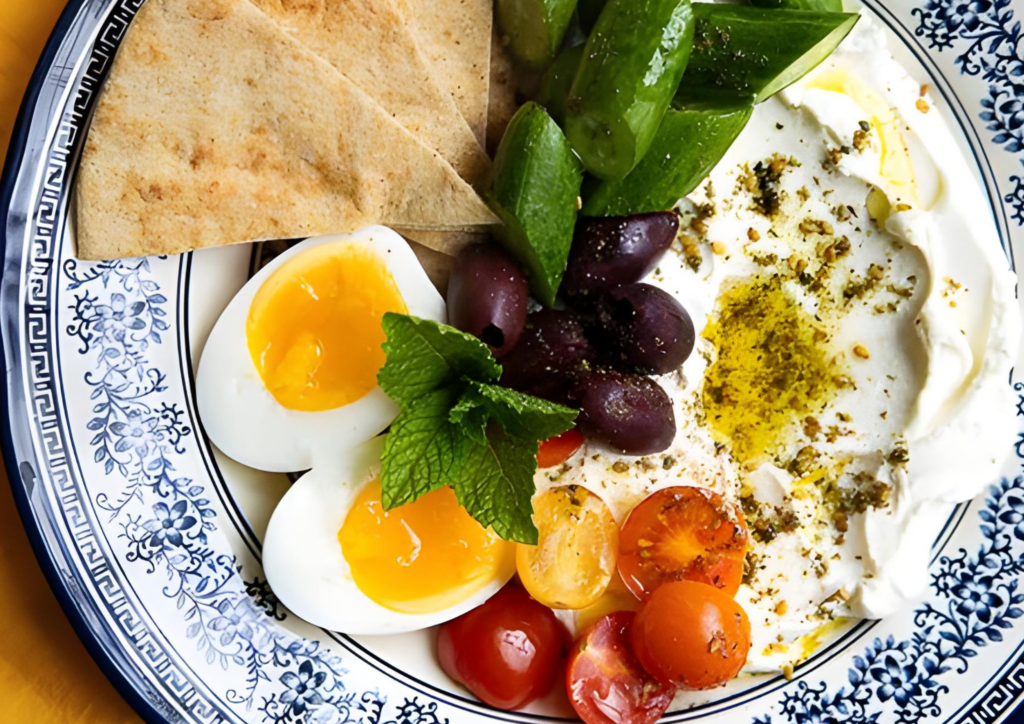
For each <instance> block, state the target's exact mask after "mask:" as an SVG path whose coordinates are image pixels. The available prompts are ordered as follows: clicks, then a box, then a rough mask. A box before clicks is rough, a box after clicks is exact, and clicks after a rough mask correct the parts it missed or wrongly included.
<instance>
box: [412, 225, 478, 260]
mask: <svg viewBox="0 0 1024 724" xmlns="http://www.w3.org/2000/svg"><path fill="white" fill-rule="evenodd" d="M398 232H399V233H400V234H402V236H404V237H405V238H407V239H410V240H411V241H415V242H417V243H418V244H421V245H423V246H425V247H427V248H428V249H432V250H433V251H436V252H438V253H440V254H447V255H449V256H455V255H456V254H458V253H459V252H460V251H462V250H463V249H464V248H466V247H467V246H469V245H470V244H482V243H484V242H486V241H487V239H488V235H487V233H486V232H480V231H436V230H433V229H398Z"/></svg>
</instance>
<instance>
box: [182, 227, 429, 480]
mask: <svg viewBox="0 0 1024 724" xmlns="http://www.w3.org/2000/svg"><path fill="white" fill-rule="evenodd" d="M386 312H398V313H403V314H412V315H414V316H417V317H422V318H424V319H432V320H435V321H438V322H444V321H445V320H446V313H445V303H444V300H443V299H442V298H441V295H440V294H438V292H437V290H436V289H435V288H434V286H433V285H432V284H431V283H430V280H429V279H428V278H427V275H426V272H424V271H423V267H421V266H420V263H419V261H418V260H417V259H416V255H415V253H414V252H413V251H412V249H410V248H409V245H408V244H407V243H406V242H405V240H404V239H402V237H401V236H399V235H398V234H396V233H395V232H393V231H391V230H390V229H387V228H384V227H382V226H370V227H367V228H365V229H362V230H360V231H357V232H354V233H352V234H347V235H343V236H327V237H320V238H314V239H308V240H306V241H304V242H302V243H300V244H298V245H296V246H294V247H293V248H291V249H289V250H288V251H287V252H285V253H284V254H281V256H279V257H277V258H276V259H274V260H273V261H272V262H270V263H269V264H268V265H267V266H266V267H264V268H263V269H262V270H261V271H260V272H259V273H258V274H256V275H255V276H254V277H253V278H252V279H250V280H249V282H248V283H247V284H246V285H245V286H244V287H243V288H242V289H241V291H239V293H238V294H237V295H235V298H234V299H233V300H232V301H231V303H230V304H229V305H228V307H227V309H225V310H224V312H223V314H221V317H220V319H219V320H218V321H217V324H216V325H215V326H214V328H213V331H212V332H211V333H210V338H209V341H208V342H207V343H206V348H205V350H204V352H203V356H202V359H201V361H200V363H199V373H198V377H197V380H196V395H197V398H198V404H199V413H200V416H201V417H202V420H203V425H204V426H205V428H206V433H207V434H208V435H209V437H210V440H211V441H212V442H213V443H214V444H215V445H216V446H217V447H218V448H220V450H221V451H222V452H224V453H225V454H226V455H227V456H229V457H231V458H233V459H235V460H237V461H238V462H240V463H243V464H244V465H248V466H250V467H254V468H258V469H260V470H266V471H269V472H293V471H298V470H307V469H309V468H311V467H313V466H314V465H315V464H317V463H319V462H321V461H323V462H325V463H330V461H331V460H332V459H336V458H338V457H339V456H344V454H345V450H346V449H348V448H351V447H353V446H356V445H359V444H361V443H364V442H366V441H367V440H369V439H370V438H372V437H374V436H375V435H377V434H378V433H380V432H381V431H382V430H384V429H385V428H386V427H387V426H388V425H389V424H391V421H392V420H393V419H394V418H395V415H396V414H397V413H398V410H397V408H396V407H395V405H394V403H393V402H392V401H391V400H390V399H389V398H388V397H387V396H386V395H385V394H384V392H383V391H382V390H381V389H380V388H379V387H378V386H377V372H378V371H379V370H380V368H381V366H382V365H383V364H384V351H383V350H382V349H381V344H382V343H383V342H384V331H383V329H382V328H381V318H382V317H383V316H384V314H385V313H386Z"/></svg>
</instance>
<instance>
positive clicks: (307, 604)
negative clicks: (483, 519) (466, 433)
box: [263, 437, 516, 634]
mask: <svg viewBox="0 0 1024 724" xmlns="http://www.w3.org/2000/svg"><path fill="white" fill-rule="evenodd" d="M383 450H384V438H383V437H378V438H375V439H373V440H370V441H369V442H367V443H365V444H363V445H361V446H359V447H356V448H354V449H352V450H349V451H348V453H347V454H346V456H345V457H344V459H342V460H340V461H338V462H337V463H336V464H334V465H331V466H323V467H317V468H314V469H313V470H312V471H311V472H309V473H307V474H306V475H304V476H303V477H301V478H300V479H299V481H298V482H297V483H295V485H293V486H292V487H291V489H290V490H289V491H288V493H287V494H286V495H285V496H284V498H283V499H282V500H281V502H280V503H279V504H278V506H277V509H276V510H275V511H274V515H273V517H271V519H270V524H269V526H268V527H267V534H266V537H265V538H264V540H263V569H264V572H265V573H266V576H267V581H268V582H269V583H270V586H271V588H273V589H274V593H275V594H276V595H277V597H278V598H279V599H280V600H281V602H282V603H283V604H284V605H285V606H287V607H288V608H289V609H290V610H291V611H292V612H294V613H295V614H296V615H298V616H299V617H300V618H303V619H305V620H306V621H308V622H310V623H312V624H314V625H317V626H321V627H323V628H326V629H331V630H334V631H341V632H344V633H350V634H393V633H402V632H406V631H414V630H417V629H422V628H426V627H428V626H434V625H436V624H439V623H443V622H444V621H447V620H449V619H452V618H455V617H456V616H459V615H461V614H463V613H465V612H466V611H469V610H470V609H472V608H475V607H476V606H479V605H480V604H481V603H483V602H484V601H485V600H487V599H488V598H490V597H491V596H492V595H494V594H495V593H497V592H498V590H500V589H501V587H502V586H504V585H505V583H506V582H508V580H509V579H510V578H511V577H512V574H513V573H514V572H515V567H516V564H515V544H514V543H509V542H507V541H504V540H501V539H500V538H499V537H498V536H497V535H496V534H495V533H494V532H493V531H491V530H490V529H486V528H484V527H482V526H481V525H480V524H479V523H477V522H476V521H475V520H474V519H473V518H472V517H471V516H470V515H469V513H467V512H466V511H465V509H463V508H462V507H460V506H459V504H458V502H457V501H456V499H455V494H454V493H453V492H452V491H451V489H450V488H447V487H444V488H441V489H439V490H435V491H433V492H431V493H428V494H426V495H424V496H422V497H420V498H419V499H417V500H416V501H415V502H413V503H409V504H407V505H403V506H401V507H398V508H394V509H392V510H389V511H385V510H384V507H383V505H382V504H381V493H380V490H381V489H380V482H379V478H378V474H379V472H380V459H381V453H382V452H383Z"/></svg>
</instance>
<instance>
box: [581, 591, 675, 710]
mask: <svg viewBox="0 0 1024 724" xmlns="http://www.w3.org/2000/svg"><path fill="white" fill-rule="evenodd" d="M635 616H636V614H635V613H633V612H632V611H616V612H615V613H610V614H608V615H607V616H603V617H601V618H599V619H598V620H597V621H596V622H595V623H594V625H593V626H591V627H590V628H588V629H587V630H586V631H584V632H583V635H582V636H580V637H579V638H578V639H577V640H576V643H575V644H574V645H573V648H572V652H571V653H570V654H569V665H568V667H567V668H566V676H565V686H566V690H567V691H568V693H569V701H571V702H572V705H573V708H575V709H576V713H577V714H579V715H580V719H582V720H583V721H584V722H585V723H586V724H653V723H654V722H655V721H657V720H658V719H660V718H661V715H662V714H664V713H665V711H666V710H667V709H668V707H669V705H670V704H671V703H672V697H673V695H674V694H675V689H674V688H673V687H671V686H666V685H664V684H661V683H659V682H658V681H657V680H656V679H655V678H654V677H653V676H651V675H650V674H648V673H647V672H646V671H644V668H643V667H642V666H641V665H640V662H639V661H638V660H637V658H636V655H635V654H634V653H633V649H632V648H630V643H629V629H630V625H631V624H632V623H633V619H634V618H635Z"/></svg>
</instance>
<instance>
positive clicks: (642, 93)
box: [565, 0, 694, 179]
mask: <svg viewBox="0 0 1024 724" xmlns="http://www.w3.org/2000/svg"><path fill="white" fill-rule="evenodd" d="M693 31H694V22H693V11H692V9H691V6H690V2H689V0H608V4H607V5H605V7H604V9H603V10H602V11H601V14H600V16H599V17H598V19H597V24H596V25H595V26H594V30H593V32H591V34H590V37H589V38H588V39H587V43H586V46H585V50H584V52H583V60H582V62H581V63H580V67H579V70H578V71H577V72H576V77H575V79H574V80H573V84H572V88H571V89H570V92H569V98H568V101H567V108H568V115H567V116H566V119H565V135H566V137H567V138H568V139H569V142H570V143H571V144H572V147H573V149H575V151H576V153H578V154H579V155H580V158H581V159H582V160H583V165H584V166H586V168H587V170H588V171H590V172H591V173H592V174H594V175H595V176H598V177H600V178H604V179H621V178H624V177H625V176H626V174H628V173H629V172H630V171H632V170H633V168H634V167H635V166H636V164H637V163H639V161H640V159H641V158H643V156H644V154H645V153H646V152H647V149H648V147H649V146H650V145H651V141H652V140H653V139H654V134H655V133H656V132H657V130H658V124H660V123H661V118H662V116H663V115H664V114H665V110H666V109H667V108H668V105H669V103H670V102H671V100H672V94H673V93H675V91H676V88H677V87H678V86H679V80H680V78H681V77H682V74H683V70H684V69H685V68H686V62H687V59H688V58H689V56H690V49H691V47H692V45H693Z"/></svg>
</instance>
